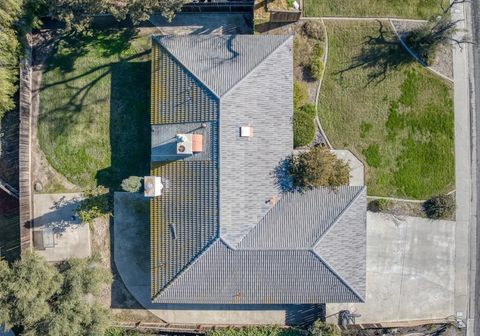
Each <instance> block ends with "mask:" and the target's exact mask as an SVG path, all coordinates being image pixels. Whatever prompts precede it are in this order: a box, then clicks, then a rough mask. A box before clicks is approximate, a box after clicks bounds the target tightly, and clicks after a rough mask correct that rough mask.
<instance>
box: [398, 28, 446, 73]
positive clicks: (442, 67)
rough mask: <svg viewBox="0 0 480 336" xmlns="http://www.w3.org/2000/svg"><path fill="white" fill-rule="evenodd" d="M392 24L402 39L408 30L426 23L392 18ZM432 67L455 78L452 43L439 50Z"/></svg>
mask: <svg viewBox="0 0 480 336" xmlns="http://www.w3.org/2000/svg"><path fill="white" fill-rule="evenodd" d="M392 24H393V26H394V27H395V29H396V30H397V32H398V34H399V35H400V36H401V37H402V39H403V40H405V37H406V36H407V34H408V32H410V31H412V30H413V29H415V28H418V27H419V26H421V25H422V24H424V23H423V22H416V21H402V20H392ZM431 68H432V69H434V70H436V71H438V72H439V73H441V74H442V75H444V76H447V77H448V78H450V79H453V48H452V46H451V45H449V46H444V47H443V48H441V49H440V50H439V51H438V52H437V55H436V57H435V61H434V62H433V64H432V65H431Z"/></svg>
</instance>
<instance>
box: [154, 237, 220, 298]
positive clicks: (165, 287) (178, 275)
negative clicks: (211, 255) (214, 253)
mask: <svg viewBox="0 0 480 336" xmlns="http://www.w3.org/2000/svg"><path fill="white" fill-rule="evenodd" d="M219 240H220V238H218V237H216V238H215V239H214V240H212V242H210V244H208V245H207V246H206V247H205V248H204V249H203V250H202V251H200V252H199V253H198V254H197V255H196V256H195V257H194V258H193V259H192V261H191V262H190V263H188V264H187V265H186V266H185V267H184V268H183V269H182V270H180V272H178V273H177V274H176V275H175V276H174V277H173V278H172V279H171V280H170V281H169V282H168V283H167V284H166V285H165V286H163V287H162V289H160V290H159V291H158V292H157V294H155V296H154V297H153V298H152V299H153V300H152V301H153V302H155V301H157V299H158V298H159V297H160V295H161V294H162V293H163V292H165V291H166V290H167V289H168V288H170V286H171V285H172V284H173V283H174V282H175V280H177V279H178V278H179V277H180V276H182V275H183V274H185V273H186V272H187V271H188V270H189V269H190V268H191V267H192V266H193V265H194V264H196V262H197V261H198V260H199V259H200V258H201V257H202V256H203V255H204V254H205V253H207V252H208V250H210V248H211V247H212V246H213V245H214V244H215V243H216V242H217V241H219Z"/></svg>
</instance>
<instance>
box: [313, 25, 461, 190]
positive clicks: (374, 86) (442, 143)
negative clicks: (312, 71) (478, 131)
mask: <svg viewBox="0 0 480 336" xmlns="http://www.w3.org/2000/svg"><path fill="white" fill-rule="evenodd" d="M326 24H327V31H328V36H329V57H328V64H327V68H326V73H325V77H324V81H323V85H322V90H321V94H320V101H319V106H318V108H319V109H318V110H319V117H320V121H321V123H322V126H323V128H324V130H325V132H326V134H327V136H328V138H329V140H330V142H332V144H333V146H334V147H335V148H337V149H343V148H345V149H349V150H351V151H352V152H353V153H354V154H355V155H357V156H358V157H359V158H360V159H362V160H363V161H364V163H365V166H366V184H367V186H368V193H369V194H370V195H375V196H396V197H401V198H413V199H427V198H429V197H431V196H433V195H436V194H442V193H446V192H449V191H450V190H452V189H454V127H453V124H454V123H453V102H452V84H451V83H450V82H448V81H445V80H443V79H441V78H440V77H438V76H436V75H434V74H432V73H431V72H430V71H428V70H427V69H425V68H423V67H422V66H421V65H419V64H418V63H416V62H415V61H414V59H413V58H412V57H411V56H410V55H409V54H408V53H407V52H406V51H405V50H404V49H403V47H402V46H401V45H400V43H399V42H398V39H396V37H395V34H394V33H393V31H392V30H391V28H390V26H389V23H388V22H352V21H349V22H346V21H341V22H339V21H329V22H327V23H326Z"/></svg>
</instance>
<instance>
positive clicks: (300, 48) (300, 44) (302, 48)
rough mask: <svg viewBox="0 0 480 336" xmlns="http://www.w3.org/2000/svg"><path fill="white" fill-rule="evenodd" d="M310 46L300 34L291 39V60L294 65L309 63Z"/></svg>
mask: <svg viewBox="0 0 480 336" xmlns="http://www.w3.org/2000/svg"><path fill="white" fill-rule="evenodd" d="M311 54H312V47H311V46H310V43H308V40H307V39H306V38H305V37H303V36H302V35H299V34H297V35H295V39H294V40H293V61H294V63H295V65H296V66H302V67H303V66H306V65H308V64H309V63H310V57H311Z"/></svg>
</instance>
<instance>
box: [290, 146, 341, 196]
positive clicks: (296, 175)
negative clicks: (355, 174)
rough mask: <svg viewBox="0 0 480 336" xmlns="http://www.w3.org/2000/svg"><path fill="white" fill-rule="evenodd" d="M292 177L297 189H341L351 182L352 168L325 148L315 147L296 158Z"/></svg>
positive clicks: (293, 159) (292, 163)
mask: <svg viewBox="0 0 480 336" xmlns="http://www.w3.org/2000/svg"><path fill="white" fill-rule="evenodd" d="M290 175H291V177H292V180H293V183H294V185H295V186H296V187H298V188H301V189H308V188H314V187H339V186H341V185H348V184H349V182H350V167H349V166H348V164H347V163H346V162H345V161H343V160H341V159H338V158H337V157H336V156H335V154H334V153H332V152H331V151H330V150H329V149H327V148H324V147H314V148H312V149H311V150H310V151H308V152H304V153H301V154H299V155H297V156H294V157H293V158H292V160H291V164H290Z"/></svg>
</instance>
